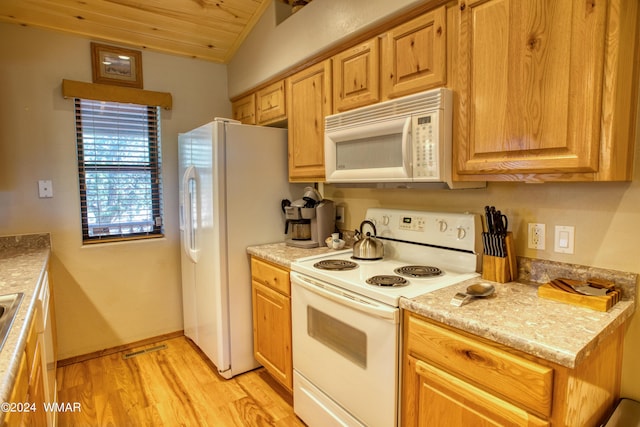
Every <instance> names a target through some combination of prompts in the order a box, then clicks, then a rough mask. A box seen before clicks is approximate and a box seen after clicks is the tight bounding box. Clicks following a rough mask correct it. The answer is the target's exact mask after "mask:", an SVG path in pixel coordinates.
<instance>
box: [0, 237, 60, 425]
mask: <svg viewBox="0 0 640 427" xmlns="http://www.w3.org/2000/svg"><path fill="white" fill-rule="evenodd" d="M50 252H51V249H50V239H49V235H48V234H29V235H20V236H0V295H4V294H11V293H16V292H23V293H24V297H23V298H22V302H21V303H20V306H19V307H18V311H17V313H16V317H15V318H14V321H13V325H12V326H11V329H10V331H9V334H8V335H7V339H6V341H5V343H4V346H3V347H2V350H1V351H0V402H6V401H7V400H8V399H9V395H10V393H11V390H12V388H13V383H14V381H15V378H16V374H17V371H18V364H19V362H20V356H21V354H22V352H23V351H24V348H25V345H26V340H27V333H28V326H29V324H30V322H31V319H32V318H33V315H34V313H35V307H36V304H37V295H38V293H39V291H40V287H39V285H40V284H41V281H42V280H41V279H42V276H43V274H44V272H45V271H46V267H47V264H48V262H49V256H50ZM3 418H4V414H3V413H2V412H0V421H1V420H2V419H3Z"/></svg>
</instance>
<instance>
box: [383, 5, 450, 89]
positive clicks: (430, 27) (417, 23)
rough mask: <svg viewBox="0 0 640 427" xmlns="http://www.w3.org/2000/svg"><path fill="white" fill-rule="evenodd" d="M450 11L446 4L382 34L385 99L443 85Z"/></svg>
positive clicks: (445, 72) (445, 73)
mask: <svg viewBox="0 0 640 427" xmlns="http://www.w3.org/2000/svg"><path fill="white" fill-rule="evenodd" d="M446 23H447V11H446V7H445V6H442V7H440V8H438V9H435V10H433V11H431V12H428V13H425V14H424V15H421V16H419V17H417V18H415V19H412V20H410V21H408V22H406V23H404V24H402V25H399V26H397V27H395V28H393V29H392V30H390V31H388V32H386V33H385V34H384V35H383V36H382V68H381V70H382V71H381V83H382V97H383V99H387V98H395V97H398V96H404V95H409V94H411V93H416V92H420V91H423V90H426V89H429V88H433V87H437V86H443V85H444V84H445V83H446V76H447V40H446Z"/></svg>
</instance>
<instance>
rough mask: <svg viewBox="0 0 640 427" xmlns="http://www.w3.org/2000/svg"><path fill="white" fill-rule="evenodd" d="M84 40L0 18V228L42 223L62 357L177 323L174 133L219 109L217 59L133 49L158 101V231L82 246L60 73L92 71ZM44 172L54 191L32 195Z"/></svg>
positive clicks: (227, 109) (223, 106)
mask: <svg viewBox="0 0 640 427" xmlns="http://www.w3.org/2000/svg"><path fill="white" fill-rule="evenodd" d="M89 43H90V41H89V40H87V39H83V38H79V37H75V36H68V35H62V34H59V33H55V32H50V31H43V30H38V29H33V28H26V27H20V26H17V25H10V24H0V58H1V59H0V94H1V96H0V235H9V234H20V233H33V232H50V233H51V235H52V244H53V254H52V266H51V267H52V271H51V276H52V281H53V283H54V287H55V293H54V297H55V302H56V310H57V313H56V315H57V321H58V322H57V323H58V342H59V347H60V349H59V351H60V357H61V358H67V357H71V356H75V355H80V354H85V353H89V352H92V351H96V350H101V349H104V348H109V347H113V346H116V345H120V344H124V343H129V342H132V341H136V340H139V339H144V338H148V337H153V336H156V335H160V334H164V333H169V332H174V331H179V330H181V329H182V295H181V284H180V281H181V275H180V252H179V230H178V217H177V211H178V195H177V187H178V176H177V172H178V165H177V161H178V159H177V157H178V149H177V136H178V133H179V132H183V131H187V130H189V129H190V128H193V127H195V126H197V125H200V124H202V123H206V122H207V121H209V120H211V119H212V118H213V117H214V116H227V117H228V116H229V115H230V113H231V106H230V104H229V101H228V96H227V74H226V67H225V66H223V65H219V64H213V63H209V62H205V61H200V60H194V59H188V58H180V57H175V56H170V55H163V54H159V53H153V52H146V51H145V52H143V57H142V62H143V76H144V86H145V89H148V90H155V91H162V92H170V93H171V94H172V95H173V110H171V111H162V124H161V126H162V158H163V178H164V213H165V216H164V221H165V238H163V239H153V240H147V241H138V242H130V243H112V244H100V245H92V246H85V247H83V246H82V239H81V231H80V204H79V195H78V178H77V165H76V151H75V122H74V112H73V101H72V100H65V99H63V98H62V95H61V82H62V79H71V80H80V81H85V82H91V54H90V47H89ZM39 179H51V180H52V182H53V191H54V197H53V198H52V199H39V198H38V195H37V181H38V180H39Z"/></svg>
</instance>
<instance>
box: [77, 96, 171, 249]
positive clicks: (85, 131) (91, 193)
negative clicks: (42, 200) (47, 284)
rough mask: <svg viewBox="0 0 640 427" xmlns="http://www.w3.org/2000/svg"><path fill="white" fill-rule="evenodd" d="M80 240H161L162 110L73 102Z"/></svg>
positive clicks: (143, 106)
mask: <svg viewBox="0 0 640 427" xmlns="http://www.w3.org/2000/svg"><path fill="white" fill-rule="evenodd" d="M75 111H76V140H77V147H78V172H79V177H80V208H81V214H82V239H83V241H84V242H85V243H91V242H97V241H113V240H122V239H132V238H143V237H154V236H162V232H163V231H162V180H161V178H162V176H161V173H160V172H161V156H160V109H159V108H158V107H151V106H147V105H137V104H123V103H118V102H105V101H92V100H87V99H81V98H75Z"/></svg>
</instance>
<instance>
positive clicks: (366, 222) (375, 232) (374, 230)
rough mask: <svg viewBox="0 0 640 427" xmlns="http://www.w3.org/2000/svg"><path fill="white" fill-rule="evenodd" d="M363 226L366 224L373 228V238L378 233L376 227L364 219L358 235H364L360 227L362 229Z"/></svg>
mask: <svg viewBox="0 0 640 427" xmlns="http://www.w3.org/2000/svg"><path fill="white" fill-rule="evenodd" d="M365 224H368V225H370V226H371V228H373V235H374V236H375V235H376V234H378V232H377V231H376V225H375V224H374V223H373V222H371V221H369V220H368V219H365V220H364V221H362V222H361V223H360V234H361V235H362V234H364V233H363V232H362V227H363V226H364V225H365Z"/></svg>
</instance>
